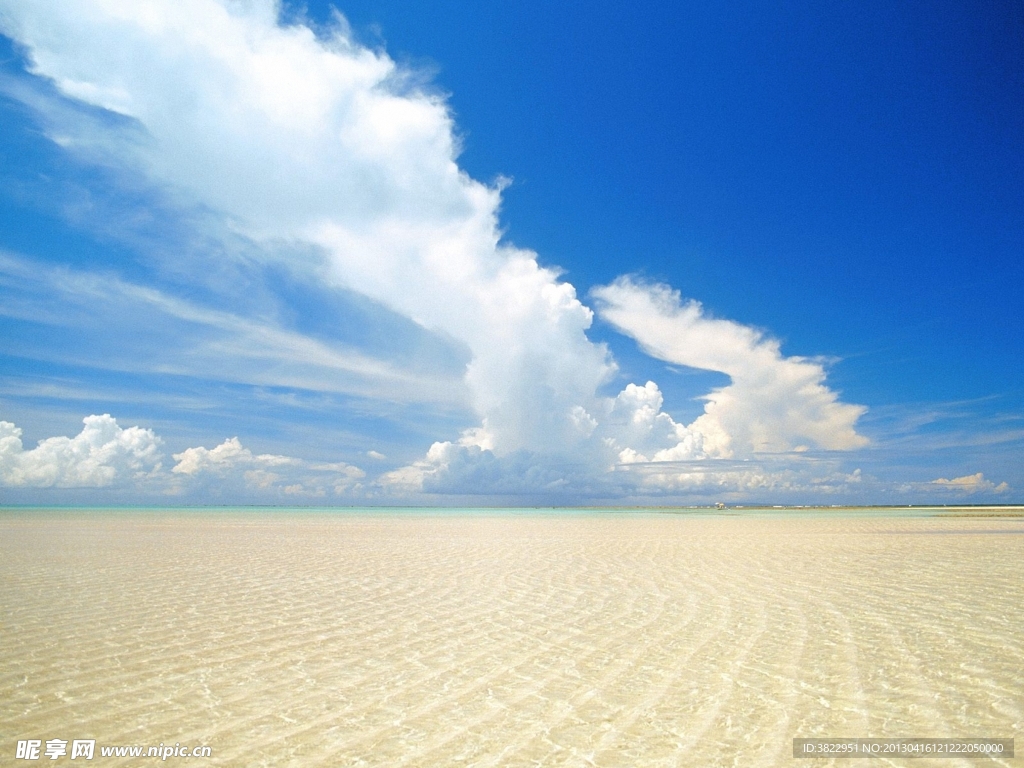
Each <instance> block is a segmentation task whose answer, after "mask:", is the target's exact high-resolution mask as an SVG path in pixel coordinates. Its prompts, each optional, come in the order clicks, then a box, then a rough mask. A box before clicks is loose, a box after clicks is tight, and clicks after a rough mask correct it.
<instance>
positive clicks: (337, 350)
mask: <svg viewBox="0 0 1024 768" xmlns="http://www.w3.org/2000/svg"><path fill="white" fill-rule="evenodd" d="M337 10H338V11H340V13H341V14H343V17H341V16H338V15H337V14H336V12H335V10H334V9H333V8H332V7H331V6H329V5H327V4H318V3H310V4H308V5H305V6H299V5H296V4H285V5H284V6H275V5H274V4H273V3H269V2H257V1H256V0H253V1H251V2H245V3H226V4H221V3H218V2H215V1H214V0H187V2H178V3H170V2H156V1H153V2H133V3H123V4H121V3H99V2H90V1H88V0H81V1H77V0H76V1H75V2H66V3H49V2H24V1H22V0H19V1H18V2H7V1H6V0H4V1H3V2H0V33H2V34H3V35H5V37H3V38H2V39H0V52H2V55H0V61H2V68H0V116H2V119H0V131H2V142H0V153H2V154H0V157H2V163H0V328H2V333H0V342H2V344H0V361H2V365H0V420H2V421H3V422H4V424H3V425H2V426H0V499H3V500H5V501H7V502H8V503H179V502H181V503H206V502H210V503H241V502H246V503H289V504H365V503H372V504H389V503H415V504H480V503H487V504H548V503H552V504H575V503H610V504H615V503H630V504H632V503H657V504H667V503H707V502H711V501H718V500H723V501H728V502H733V503H744V502H746V503H752V502H765V503H826V504H829V503H834V504H845V503H876V504H877V503H894V504H909V503H959V502H965V503H987V502H1000V503H1008V502H1016V501H1020V489H1021V488H1022V487H1024V470H1022V467H1021V462H1020V459H1019V457H1020V456H1021V455H1022V448H1024V409H1022V405H1024V396H1022V395H1024V387H1022V385H1021V384H1020V381H1021V373H1022V368H1024V366H1022V363H1021V361H1022V360H1024V332H1022V319H1021V313H1020V310H1019V296H1020V295H1021V289H1022V288H1024V267H1022V259H1021V255H1022V252H1024V77H1022V74H1021V73H1022V72H1024V42H1022V41H1024V17H1021V14H1020V11H1019V9H1013V8H1010V7H1009V6H1008V5H1006V4H1001V3H944V4H940V5H939V6H936V5H934V4H930V5H928V6H924V5H923V4H912V3H908V4H902V5H901V6H899V7H897V8H894V7H892V6H891V5H890V4H875V3H858V4H852V3H851V4H827V5H826V6H821V5H820V4H810V3H807V4H790V5H788V6H787V7H786V9H784V10H780V9H779V8H778V7H777V6H776V5H775V4H768V3H756V2H755V3H745V4H735V3H701V4H693V5H691V6H684V5H681V4H669V3H663V4H662V3H651V4H647V5H645V6H643V7H637V6H636V5H635V4H625V3H615V4H613V3H603V4H602V3H596V4H595V3H591V4H588V5H586V6H575V5H572V4H563V5H559V6H557V7H551V6H549V5H547V4H544V5H541V4H531V3H515V4H511V3H510V4H502V3H490V4H459V3H451V2H433V3H416V2H402V3H397V2H395V3H390V2H353V3H348V4H346V5H343V6H339V7H338V9H337ZM83 420H84V423H83Z"/></svg>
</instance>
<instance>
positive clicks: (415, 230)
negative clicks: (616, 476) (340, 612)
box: [0, 0, 613, 453]
mask: <svg viewBox="0 0 1024 768" xmlns="http://www.w3.org/2000/svg"><path fill="white" fill-rule="evenodd" d="M0 9H2V16H0V23H2V28H3V30H4V31H5V33H7V34H8V35H11V36H12V37H14V38H15V39H17V40H18V41H19V42H20V43H21V44H22V45H24V46H25V50H26V51H27V52H28V55H29V56H30V59H31V68H32V71H33V72H34V73H35V74H37V75H40V76H43V77H46V78H49V79H50V80H51V81H52V82H53V83H54V84H55V85H56V87H57V88H58V89H59V90H60V91H61V92H62V93H63V94H65V95H66V96H67V97H70V98H73V99H77V100H79V101H82V102H85V103H87V104H90V105H93V106H95V107H100V108H103V109H107V110H111V111H114V112H116V113H118V114H119V115H122V116H124V117H127V118H130V120H131V121H132V123H133V124H134V125H135V126H137V128H139V129H141V130H142V135H141V136H140V134H139V131H138V130H117V129H115V128H114V127H112V126H105V127H102V128H100V129H98V128H97V123H96V122H95V121H81V122H79V123H77V124H69V122H68V118H67V114H66V113H60V114H61V118H60V119H61V124H59V125H50V126H49V130H50V133H51V136H53V137H54V138H55V139H57V138H59V139H60V142H61V144H62V146H64V147H66V148H67V149H68V150H69V151H79V152H81V153H84V154H85V155H87V156H97V155H98V156H100V157H101V158H102V159H103V160H104V162H109V163H115V164H118V165H120V166H122V167H126V168H128V169H129V170H131V171H132V172H134V173H142V174H144V175H145V176H146V177H147V178H149V179H150V180H151V181H152V182H153V183H155V184H157V185H159V186H160V187H162V188H164V189H166V190H167V192H168V194H171V195H173V196H176V197H178V198H181V199H183V200H187V201H189V202H191V203H192V204H197V205H200V206H202V207H203V208H204V209H207V210H211V211H215V212H219V214H220V215H221V216H222V217H223V220H224V226H225V228H230V229H231V230H232V231H236V232H244V233H245V234H247V235H248V236H249V237H251V238H253V239H254V240H256V241H266V242H270V241H289V242H301V243H305V244H307V245H312V246H314V247H316V248H318V249H320V252H321V253H322V254H323V264H322V265H321V274H322V275H323V277H324V279H326V280H328V281H329V282H331V283H333V284H335V285H338V286H343V287H347V288H350V289H354V290H356V291H358V292H361V293H363V294H365V295H367V296H369V297H371V298H373V299H375V300H377V301H379V302H381V303H383V304H385V305H386V306H388V307H390V308H392V309H394V310H396V311H398V312H400V313H402V314H404V315H406V316H408V317H411V318H413V319H414V320H416V321H417V322H419V323H421V324H422V325H424V326H426V327H428V328H431V329H435V330H437V331H440V332H443V333H445V334H447V335H449V336H450V337H452V338H454V339H457V340H458V341H460V342H462V343H463V344H465V345H466V347H468V349H469V350H470V351H471V353H472V361H471V362H470V364H469V366H468V370H467V371H466V382H467V384H468V386H469V389H470V398H471V404H472V406H473V408H474V409H475V411H476V413H477V415H478V417H479V419H480V423H479V425H478V427H476V429H475V430H474V431H473V432H471V433H469V434H471V435H474V436H475V439H476V441H477V443H478V444H479V445H481V446H484V445H486V446H490V447H492V448H493V450H495V451H496V452H498V453H508V452H512V451H515V450H518V449H522V448H527V449H531V450H542V451H543V450H550V449H555V448H557V449H562V448H564V447H565V446H566V445H568V444H571V443H573V442H574V441H576V440H578V439H580V438H581V437H585V436H586V435H585V434H583V433H581V432H580V429H579V422H578V419H577V418H576V414H578V409H581V408H582V409H585V410H588V411H589V410H592V407H593V401H594V393H595V391H596V390H597V388H598V386H599V385H600V384H601V383H602V382H604V381H605V380H606V379H607V378H608V376H609V374H610V373H611V371H612V370H613V366H612V363H611V362H610V359H609V356H608V353H607V351H606V350H605V348H604V347H603V346H600V345H595V344H593V343H591V342H590V341H589V340H588V339H587V337H586V335H585V331H586V329H587V328H588V327H589V326H590V323H591V321H592V313H591V311H590V310H589V309H588V308H587V307H585V306H584V305H583V304H582V303H581V302H580V301H579V299H578V298H577V296H576V293H575V290H574V288H573V286H572V285H570V284H568V283H565V282H562V281H560V280H559V279H558V273H557V272H556V271H555V270H552V269H548V268H544V267H542V266H540V265H539V264H538V263H537V260H536V256H535V254H534V253H532V252H530V251H526V250H522V249H518V248H514V247H511V246H508V245H503V244H500V243H499V241H500V239H501V233H500V230H499V228H498V223H497V212H498V206H499V203H500V189H499V188H497V187H492V186H487V185H485V184H481V183H479V182H477V181H474V180H473V179H471V178H469V177H468V176H467V175H466V174H465V173H464V172H462V171H461V170H460V169H459V167H458V165H457V163H456V155H457V151H458V146H457V142H456V140H455V137H454V133H453V122H452V119H451V115H450V113H449V110H448V108H447V106H446V105H445V103H444V102H443V101H442V100H441V99H440V98H438V97H436V96H434V95H431V94H429V93H426V92H423V91H421V90H416V89H415V88H412V87H411V86H410V82H411V81H410V78H409V76H408V73H405V72H403V71H402V70H401V69H400V68H399V67H397V66H396V65H395V63H394V62H393V61H392V60H391V59H390V58H389V57H388V56H387V55H386V54H384V53H382V52H378V51H371V50H369V49H367V48H364V47H361V46H359V45H358V44H357V43H355V42H354V41H353V40H352V39H351V37H350V36H349V34H348V31H347V28H346V27H345V26H344V25H342V24H339V25H338V26H337V27H336V28H335V29H334V30H333V31H331V32H330V33H329V34H327V35H325V36H320V37H318V36H317V35H315V34H314V33H313V31H311V30H310V29H309V28H307V27H306V26H303V25H300V24H298V25H291V26H283V25H282V24H280V23H279V21H278V6H277V4H276V3H274V2H271V0H252V1H251V2H246V3H226V2H224V3H222V2H217V1H216V0H173V2H172V1H171V0H133V1H132V2H109V1H103V2H101V1H100V0H63V1H62V2H59V3H58V2H52V0H27V1H24V0H17V2H13V1H12V0H0Z"/></svg>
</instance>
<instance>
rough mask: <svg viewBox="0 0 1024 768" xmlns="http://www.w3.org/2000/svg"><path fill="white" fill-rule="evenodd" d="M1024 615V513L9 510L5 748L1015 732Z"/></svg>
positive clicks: (611, 759) (739, 750)
mask: <svg viewBox="0 0 1024 768" xmlns="http://www.w3.org/2000/svg"><path fill="white" fill-rule="evenodd" d="M1022 603H1024V520H1022V519H1020V518H998V517H997V518H960V519H949V518H942V519H937V518H917V519H901V518H872V517H868V518H858V517H836V518H831V519H830V518H824V517H821V516H817V517H814V516H811V517H803V516H800V515H794V516H788V517H774V518H744V517H695V516H673V515H667V514H651V515H578V514H563V515H548V516H524V515H516V516H511V517H509V516H505V517H502V516H500V515H497V514H495V515H492V516H483V515H476V516H460V515H423V514H421V515H400V516H388V515H385V514H381V515H376V516H374V515H354V514H335V515H327V514H313V513H310V514H293V515H284V514H265V513H253V514H251V515H249V516H244V515H241V514H237V513H232V514H227V513H200V512H192V513H179V514H169V513H153V512H144V511H140V512H138V513H135V514H132V515H129V514H115V513H103V514H99V513H83V512H79V513H74V514H67V515H63V516H58V515H53V514H39V513H12V512H6V513H3V514H0V610H2V624H0V654H2V655H0V734H2V743H0V763H2V764H9V763H22V762H23V761H15V760H13V759H12V758H13V756H14V749H15V741H16V740H18V739H28V738H39V739H43V740H45V739H49V738H61V739H66V740H68V741H70V740H72V739H77V738H94V739H96V740H97V756H96V759H95V763H98V764H102V765H119V764H124V765H140V764H151V763H153V762H154V758H149V759H148V760H147V759H145V758H142V759H138V758H136V759H134V760H132V759H122V760H120V761H119V760H117V759H113V758H100V757H99V753H98V748H99V745H120V744H139V745H149V744H159V743H161V742H163V743H165V744H173V743H174V742H180V743H181V744H188V745H195V744H203V745H209V746H210V747H212V750H213V758H212V759H207V760H201V759H197V758H193V759H191V760H188V761H186V760H183V759H180V758H179V759H177V760H176V759H175V758H169V759H168V761H167V763H166V764H183V763H185V762H188V763H190V764H192V765H193V766H195V765H232V766H234V765H239V766H242V765H244V766H258V765H266V766H312V765H330V766H459V765H467V766H468V765H473V766H521V765H522V766H527V765H567V766H587V765H597V766H629V767H630V768H633V767H634V766H661V765H673V766H674V765H680V766H716V765H737V766H758V765H766V766H770V765H796V766H807V768H811V766H819V765H822V764H823V761H818V760H807V761H803V760H800V761H797V760H794V759H793V758H792V739H793V738H794V737H816V736H825V737H912V736H930V737H967V736H989V737H994V738H995V737H998V738H1011V737H1014V736H1017V735H1018V734H1019V733H1020V731H1021V726H1022V723H1024V612H1022ZM1018 748H1019V749H1024V743H1020V740H1019V739H1018ZM67 759H68V758H67V757H65V758H62V760H67ZM44 760H45V758H44ZM45 762H46V764H55V763H51V761H48V760H46V761H45ZM1022 762H1024V761H1022V760H1021V759H1020V758H1017V759H1016V760H1013V761H1004V764H1007V765H1012V764H1020V763H1022ZM95 763H93V764H95ZM24 764H26V765H28V764H30V763H27V762H26V763H24ZM72 764H77V763H72ZM836 764H837V765H841V766H848V767H849V768H855V766H858V765H873V766H880V765H885V764H886V763H885V762H884V761H881V760H871V761H858V760H840V761H836ZM898 764H900V763H898ZM901 764H905V763H901ZM946 764H948V765H956V764H960V763H957V762H955V761H948V762H943V761H940V760H928V761H924V762H917V761H915V762H912V763H910V765H920V766H922V768H924V766H937V765H946ZM963 764H965V765H994V764H997V763H993V762H991V761H980V762H979V761H972V762H964V763H963Z"/></svg>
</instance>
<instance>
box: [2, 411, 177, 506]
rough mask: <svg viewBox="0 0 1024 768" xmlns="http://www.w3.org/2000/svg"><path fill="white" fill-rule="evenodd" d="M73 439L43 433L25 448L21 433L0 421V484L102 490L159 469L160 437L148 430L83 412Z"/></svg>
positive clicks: (141, 478)
mask: <svg viewBox="0 0 1024 768" xmlns="http://www.w3.org/2000/svg"><path fill="white" fill-rule="evenodd" d="M83 423H84V426H83V427H82V431H81V432H79V433H78V434H77V435H76V436H75V437H48V438H46V439H45V440H42V441H40V443H39V445H38V446H36V447H35V448H33V449H31V450H28V451H26V450H25V449H24V446H23V445H22V442H21V434H22V431H21V429H20V428H19V427H17V426H15V425H14V424H12V423H11V422H9V421H0V482H2V484H3V485H6V486H11V487H27V488H49V487H57V488H89V487H91V488H102V487H106V486H111V485H116V484H121V483H127V482H133V481H134V482H138V481H140V480H143V479H145V478H148V477H152V476H153V475H154V474H156V473H158V472H159V471H160V467H161V464H160V459H161V453H160V444H161V440H160V438H159V437H157V436H156V434H154V432H153V431H152V430H150V429H143V428H142V427H129V428H128V429H122V428H121V427H120V426H118V423H117V420H116V419H114V418H112V417H111V416H110V415H109V414H103V415H102V416H87V417H86V418H85V419H84V420H83Z"/></svg>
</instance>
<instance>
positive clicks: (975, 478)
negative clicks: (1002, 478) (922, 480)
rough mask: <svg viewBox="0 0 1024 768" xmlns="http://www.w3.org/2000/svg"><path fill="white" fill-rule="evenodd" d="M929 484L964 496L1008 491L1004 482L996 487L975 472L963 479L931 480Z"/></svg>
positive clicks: (980, 473) (982, 475) (981, 474)
mask: <svg viewBox="0 0 1024 768" xmlns="http://www.w3.org/2000/svg"><path fill="white" fill-rule="evenodd" d="M930 484H931V485H933V486H938V487H939V488H944V489H946V490H950V491H959V492H961V493H965V494H970V493H978V492H990V493H1006V492H1007V491H1009V490H1010V486H1009V485H1008V484H1007V483H1005V482H1002V483H999V484H998V485H997V484H996V483H994V482H992V481H991V480H986V479H985V475H984V473H982V472H975V473H974V474H973V475H964V476H963V477H954V478H953V479H952V480H949V479H947V478H945V477H940V478H938V479H936V480H932V482H931V483H930Z"/></svg>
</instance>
